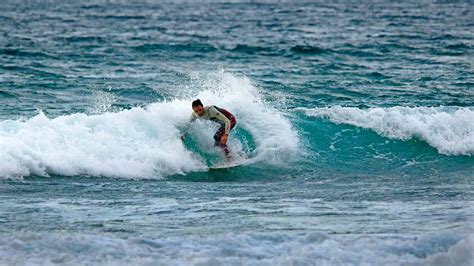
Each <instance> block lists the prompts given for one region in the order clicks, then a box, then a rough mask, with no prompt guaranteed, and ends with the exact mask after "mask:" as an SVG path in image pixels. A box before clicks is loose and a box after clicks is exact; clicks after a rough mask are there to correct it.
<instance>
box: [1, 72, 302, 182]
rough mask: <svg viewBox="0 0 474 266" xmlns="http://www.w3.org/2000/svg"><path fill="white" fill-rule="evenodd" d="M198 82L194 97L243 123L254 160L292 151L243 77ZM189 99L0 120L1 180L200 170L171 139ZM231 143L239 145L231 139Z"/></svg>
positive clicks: (278, 120) (286, 127)
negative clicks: (106, 110)
mask: <svg viewBox="0 0 474 266" xmlns="http://www.w3.org/2000/svg"><path fill="white" fill-rule="evenodd" d="M204 83H205V84H207V85H206V86H200V87H199V92H198V93H196V94H197V95H198V96H197V97H200V98H201V99H202V100H203V102H204V103H206V104H215V105H219V106H221V107H224V108H226V109H229V110H230V111H232V112H233V113H235V114H236V116H237V119H238V126H242V127H245V128H247V129H248V130H249V131H250V132H251V133H252V135H253V137H254V138H255V140H256V142H257V147H256V157H255V158H256V160H260V161H267V162H273V160H274V158H277V159H281V157H282V155H281V154H280V153H281V152H283V151H286V153H288V151H294V150H296V145H297V136H296V133H295V132H294V131H293V129H292V127H291V124H290V123H289V121H288V120H286V119H285V118H284V117H283V116H282V115H281V114H279V113H278V112H277V111H275V110H273V109H271V108H268V107H267V106H266V105H265V103H264V102H263V101H262V100H261V98H260V97H259V95H258V90H257V88H256V87H254V86H253V85H252V84H251V83H250V81H249V80H248V79H247V78H245V77H243V78H238V77H235V76H233V75H231V74H227V73H218V74H215V75H214V76H213V77H212V78H209V79H206V80H205V82H204ZM196 94H194V95H196ZM192 99H193V98H192V97H188V98H185V99H175V100H171V101H167V102H160V103H153V104H150V105H149V106H147V107H145V108H133V109H130V110H124V111H120V112H116V113H103V114H98V115H86V114H82V113H78V114H71V115H66V116H61V117H57V118H48V117H47V116H46V115H45V114H44V113H42V112H41V113H39V114H38V115H37V116H35V117H33V118H31V119H28V120H26V121H21V120H6V121H1V122H0V161H1V164H0V177H16V176H27V175H32V174H34V175H42V176H45V175H49V174H58V175H67V176H72V175H90V176H107V177H126V178H157V177H158V178H161V177H165V176H169V175H173V174H185V173H188V172H191V171H202V170H205V169H206V168H207V167H206V165H205V164H204V163H203V161H202V160H201V159H199V158H196V156H193V155H192V154H191V152H190V151H188V150H187V149H186V148H185V147H184V145H183V144H182V142H181V141H180V140H179V138H178V136H179V134H180V129H181V128H183V127H184V125H185V124H186V123H187V121H188V119H189V117H190V114H191V107H190V105H191V104H190V103H191V100H192ZM196 127H198V128H199V127H200V130H195V131H197V132H204V133H205V135H203V137H204V138H206V139H208V140H209V143H211V142H212V133H213V132H212V131H211V130H212V126H210V125H207V124H206V125H202V124H199V123H198V125H196ZM231 142H232V143H231V144H233V145H234V146H238V145H237V144H238V143H236V141H235V139H233V140H232V141H231ZM211 147H212V145H211V146H210V148H211Z"/></svg>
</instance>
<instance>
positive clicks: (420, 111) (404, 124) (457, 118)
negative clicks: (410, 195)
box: [300, 106, 474, 155]
mask: <svg viewBox="0 0 474 266" xmlns="http://www.w3.org/2000/svg"><path fill="white" fill-rule="evenodd" d="M300 109H301V110H303V111H304V112H305V113H306V114H307V115H309V116H314V117H320V118H327V119H329V120H330V121H332V122H334V123H338V124H349V125H353V126H357V127H362V128H367V129H371V130H373V131H375V132H377V133H378V134H381V135H383V136H386V137H389V138H394V139H401V140H408V139H411V138H414V137H416V138H419V139H422V140H424V141H426V142H427V143H428V144H429V145H430V146H432V147H434V148H436V149H437V150H438V151H439V152H440V153H442V154H447V155H472V154H473V153H474V110H473V109H472V108H461V107H459V108H454V107H451V108H448V107H391V108H369V109H359V108H352V107H341V106H334V107H326V108H311V109H306V108H300Z"/></svg>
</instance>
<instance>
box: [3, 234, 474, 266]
mask: <svg viewBox="0 0 474 266" xmlns="http://www.w3.org/2000/svg"><path fill="white" fill-rule="evenodd" d="M473 249H474V237H473V235H472V234H460V233H454V234H440V235H421V236H415V235H413V236H409V235H378V236H377V235H371V236H369V235H328V234H325V233H321V232H313V233H308V234H282V233H273V234H269V233H267V234H241V235H236V234H227V235H219V236H207V237H206V236H202V237H196V236H189V237H170V238H160V239H149V238H139V237H138V238H130V239H123V238H116V237H106V236H94V235H87V234H85V235H84V234H60V233H27V232H24V233H17V234H12V235H2V236H1V237H0V263H1V264H3V265H19V264H21V265H24V264H28V265H30V264H67V265H95V264H101V265H102V264H106V265H437V266H447V265H453V266H454V265H456V266H463V265H465V266H470V265H472V264H473V263H474V254H473Z"/></svg>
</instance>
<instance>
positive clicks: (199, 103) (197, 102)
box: [193, 99, 204, 108]
mask: <svg viewBox="0 0 474 266" xmlns="http://www.w3.org/2000/svg"><path fill="white" fill-rule="evenodd" d="M196 106H204V105H203V104H202V102H201V100H199V99H196V100H194V101H193V108H194V107H196Z"/></svg>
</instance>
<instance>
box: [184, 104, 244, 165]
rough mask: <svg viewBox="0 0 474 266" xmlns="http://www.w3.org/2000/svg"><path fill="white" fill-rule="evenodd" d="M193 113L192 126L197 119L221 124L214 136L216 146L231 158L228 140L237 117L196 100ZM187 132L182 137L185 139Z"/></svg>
mask: <svg viewBox="0 0 474 266" xmlns="http://www.w3.org/2000/svg"><path fill="white" fill-rule="evenodd" d="M192 107H193V113H192V115H191V119H190V121H189V123H190V124H191V123H192V122H194V121H195V120H196V119H198V118H199V119H205V120H211V121H214V122H217V123H219V124H220V127H219V129H218V130H217V131H216V133H215V134H214V141H215V142H214V145H215V146H218V147H221V148H222V150H223V151H224V153H225V155H226V157H227V158H229V159H230V158H231V157H230V151H229V147H227V140H228V138H229V134H230V131H231V130H232V129H233V128H234V127H235V124H236V123H237V120H236V119H235V116H234V115H233V114H231V113H230V112H229V111H227V110H225V109H222V108H219V107H217V106H215V105H210V106H204V105H203V104H202V102H201V100H199V99H197V100H194V101H193V103H192ZM185 135H186V132H185V133H184V134H183V135H182V136H181V139H184V136H185Z"/></svg>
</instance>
